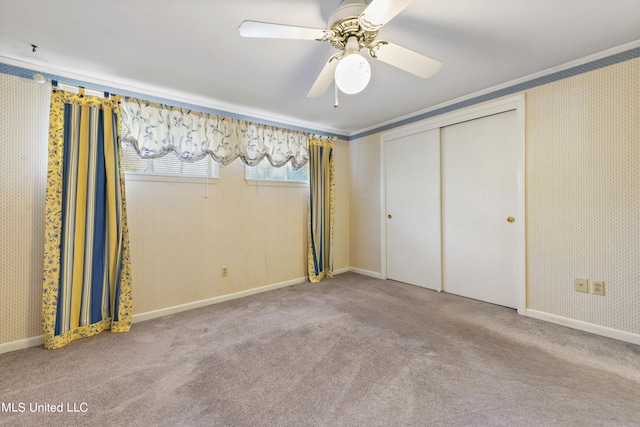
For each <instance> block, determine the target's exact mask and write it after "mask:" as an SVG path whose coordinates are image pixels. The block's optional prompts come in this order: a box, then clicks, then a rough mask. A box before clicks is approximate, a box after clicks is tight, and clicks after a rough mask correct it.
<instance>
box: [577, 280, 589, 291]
mask: <svg viewBox="0 0 640 427" xmlns="http://www.w3.org/2000/svg"><path fill="white" fill-rule="evenodd" d="M574 283H575V287H576V291H578V292H586V293H589V279H581V278H580V277H576V279H575V282H574Z"/></svg>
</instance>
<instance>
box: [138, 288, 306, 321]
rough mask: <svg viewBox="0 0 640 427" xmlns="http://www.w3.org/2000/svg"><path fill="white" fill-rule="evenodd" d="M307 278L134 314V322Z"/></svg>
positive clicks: (227, 299)
mask: <svg viewBox="0 0 640 427" xmlns="http://www.w3.org/2000/svg"><path fill="white" fill-rule="evenodd" d="M306 280H307V278H306V277H302V278H299V279H293V280H288V281H286V282H280V283H274V284H273V285H267V286H261V287H259V288H253V289H247V290H246V291H240V292H235V293H233V294H227V295H221V296H219V297H214V298H209V299H205V300H200V301H194V302H190V303H187V304H182V305H176V306H173V307H167V308H162V309H159V310H154V311H148V312H146V313H140V314H134V315H133V323H137V322H144V321H145V320H151V319H157V318H158V317H164V316H168V315H170V314H176V313H180V312H182V311H187V310H193V309H194V308H200V307H206V306H208V305H212V304H218V303H221V302H224V301H229V300H233V299H237V298H242V297H246V296H249V295H254V294H259V293H262V292H267V291H272V290H275V289H280V288H285V287H287V286H293V285H297V284H299V283H303V282H305V281H306Z"/></svg>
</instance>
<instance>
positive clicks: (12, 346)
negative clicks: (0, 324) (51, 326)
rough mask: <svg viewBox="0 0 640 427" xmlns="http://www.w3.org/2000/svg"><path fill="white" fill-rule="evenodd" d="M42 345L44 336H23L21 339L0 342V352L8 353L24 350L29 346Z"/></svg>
mask: <svg viewBox="0 0 640 427" xmlns="http://www.w3.org/2000/svg"><path fill="white" fill-rule="evenodd" d="M40 345H44V336H42V335H40V336H37V337H31V338H25V339H23V340H18V341H11V342H7V343H4V344H0V354H2V353H9V352H11V351H16V350H24V349H25V348H29V347H38V346H40Z"/></svg>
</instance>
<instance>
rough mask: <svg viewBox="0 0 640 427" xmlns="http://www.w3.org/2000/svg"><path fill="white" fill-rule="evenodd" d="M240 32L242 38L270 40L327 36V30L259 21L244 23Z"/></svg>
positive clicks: (308, 38)
mask: <svg viewBox="0 0 640 427" xmlns="http://www.w3.org/2000/svg"><path fill="white" fill-rule="evenodd" d="M238 30H239V31H240V35H241V36H242V37H259V38H270V39H296V40H317V39H321V38H323V37H324V35H325V30H323V29H320V28H306V27H296V26H293V25H283V24H272V23H269V22H258V21H242V23H241V24H240V26H239V27H238Z"/></svg>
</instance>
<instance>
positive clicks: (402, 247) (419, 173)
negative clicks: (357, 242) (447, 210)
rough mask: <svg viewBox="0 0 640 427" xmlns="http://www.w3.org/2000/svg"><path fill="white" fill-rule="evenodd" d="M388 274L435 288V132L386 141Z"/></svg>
mask: <svg viewBox="0 0 640 427" xmlns="http://www.w3.org/2000/svg"><path fill="white" fill-rule="evenodd" d="M385 151H386V203H387V206H386V213H387V218H386V221H387V277H388V278H389V279H393V280H398V281H400V282H405V283H409V284H412V285H418V286H422V287H425V288H429V289H434V290H440V289H441V286H442V261H441V260H442V258H441V247H440V246H441V241H440V240H441V239H440V236H441V234H440V130H439V129H434V130H430V131H426V132H421V133H417V134H413V135H409V136H404V137H401V138H398V139H393V140H390V141H386V142H385Z"/></svg>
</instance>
